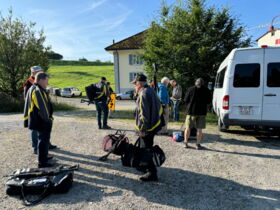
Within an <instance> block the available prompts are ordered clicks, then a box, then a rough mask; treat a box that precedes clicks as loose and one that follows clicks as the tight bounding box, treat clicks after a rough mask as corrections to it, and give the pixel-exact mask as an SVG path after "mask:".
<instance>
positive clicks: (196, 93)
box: [185, 86, 211, 115]
mask: <svg viewBox="0 0 280 210" xmlns="http://www.w3.org/2000/svg"><path fill="white" fill-rule="evenodd" d="M185 103H186V104H187V110H186V111H187V114H188V115H206V114H207V105H208V104H210V103H211V93H210V91H209V90H208V88H206V87H204V86H202V87H201V88H197V87H196V86H193V87H191V88H189V89H188V90H187V93H186V95H185Z"/></svg>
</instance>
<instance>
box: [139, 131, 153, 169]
mask: <svg viewBox="0 0 280 210" xmlns="http://www.w3.org/2000/svg"><path fill="white" fill-rule="evenodd" d="M154 137H155V134H154V133H148V135H146V136H144V137H142V138H140V148H142V149H146V150H150V149H151V148H152V147H153V145H154ZM147 169H148V171H149V172H151V173H153V174H156V173H157V168H156V166H155V164H154V162H153V160H152V159H151V160H150V163H149V164H148V166H147Z"/></svg>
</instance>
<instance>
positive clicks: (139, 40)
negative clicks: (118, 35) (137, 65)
mask: <svg viewBox="0 0 280 210" xmlns="http://www.w3.org/2000/svg"><path fill="white" fill-rule="evenodd" d="M146 31H147V30H145V31H142V32H140V33H138V34H135V35H133V36H130V37H128V38H126V39H124V40H121V41H119V42H116V43H114V44H112V45H110V46H108V47H106V48H105V50H106V51H113V50H135V49H141V48H142V47H143V46H144V38H145V33H146Z"/></svg>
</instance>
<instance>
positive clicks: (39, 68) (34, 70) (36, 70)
mask: <svg viewBox="0 0 280 210" xmlns="http://www.w3.org/2000/svg"><path fill="white" fill-rule="evenodd" d="M30 70H31V72H32V73H33V72H39V71H44V69H43V68H42V67H41V66H32V67H31V68H30Z"/></svg>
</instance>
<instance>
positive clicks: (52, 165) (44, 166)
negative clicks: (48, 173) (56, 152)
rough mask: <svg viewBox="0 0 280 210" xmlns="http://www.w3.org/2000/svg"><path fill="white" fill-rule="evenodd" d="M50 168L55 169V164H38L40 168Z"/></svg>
mask: <svg viewBox="0 0 280 210" xmlns="http://www.w3.org/2000/svg"><path fill="white" fill-rule="evenodd" d="M50 167H54V164H51V163H44V164H40V163H39V164H38V168H50Z"/></svg>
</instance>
